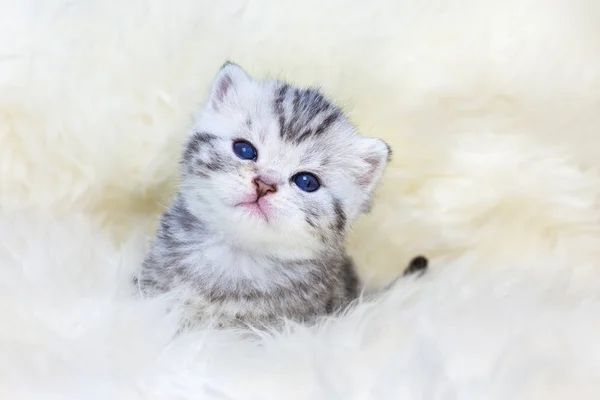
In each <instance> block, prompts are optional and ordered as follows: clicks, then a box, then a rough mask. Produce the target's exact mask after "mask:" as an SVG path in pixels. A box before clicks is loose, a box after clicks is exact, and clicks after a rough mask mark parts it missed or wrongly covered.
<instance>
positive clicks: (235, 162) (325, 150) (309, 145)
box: [181, 63, 390, 257]
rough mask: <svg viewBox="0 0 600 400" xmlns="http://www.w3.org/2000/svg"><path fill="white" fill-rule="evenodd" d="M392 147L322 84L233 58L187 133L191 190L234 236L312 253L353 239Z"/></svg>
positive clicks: (197, 205) (209, 216) (185, 174)
mask: <svg viewBox="0 0 600 400" xmlns="http://www.w3.org/2000/svg"><path fill="white" fill-rule="evenodd" d="M389 155H390V150H389V147H388V145H387V144H386V143H385V142H383V141H381V140H379V139H373V138H366V137H362V136H359V135H358V134H357V132H356V129H355V128H354V127H353V125H352V124H351V123H350V122H349V121H348V119H347V118H346V116H345V115H344V114H343V113H342V111H341V110H340V109H339V108H338V107H336V106H335V105H334V104H332V103H330V102H329V101H328V100H327V99H325V98H324V97H323V96H322V95H321V94H320V93H319V92H318V91H317V90H315V89H302V88H297V87H293V86H290V85H287V84H285V83H282V82H279V81H275V80H265V81H257V80H254V79H252V78H251V77H250V76H248V75H247V74H246V72H244V71H243V70H242V69H241V68H240V67H239V66H237V65H235V64H232V63H227V64H225V65H224V66H223V68H222V69H221V71H220V72H219V73H218V74H217V76H216V78H215V80H214V82H213V85H212V90H211V94H210V97H209V99H208V101H207V103H206V105H205V106H204V109H203V110H202V112H201V113H200V114H199V115H198V117H197V120H196V122H195V125H194V129H193V131H192V133H191V135H190V137H189V138H188V140H187V143H186V146H185V150H184V155H183V159H182V168H183V171H182V181H181V186H182V194H183V196H184V198H185V199H186V201H187V203H188V206H189V208H190V210H191V211H192V212H194V213H195V214H197V215H198V216H200V217H202V218H203V219H205V220H207V221H209V222H210V223H211V225H212V226H213V228H215V227H216V228H217V229H220V230H222V233H223V234H224V235H226V236H227V238H229V239H228V240H231V242H232V244H236V245H238V246H244V247H248V248H253V249H256V250H258V251H265V252H273V253H279V254H286V255H289V256H296V257H307V256H312V255H314V253H315V252H318V251H321V250H324V249H327V248H329V249H331V248H332V247H339V246H341V245H342V244H343V240H344V238H345V234H346V232H347V229H348V227H349V225H350V224H351V223H352V222H353V221H354V220H355V219H356V218H357V217H358V216H359V214H360V213H361V212H364V211H367V210H368V208H369V205H370V202H371V199H372V197H373V192H374V191H375V188H376V186H377V184H378V182H379V180H380V178H381V175H382V173H383V170H384V168H385V166H386V164H387V161H388V158H389Z"/></svg>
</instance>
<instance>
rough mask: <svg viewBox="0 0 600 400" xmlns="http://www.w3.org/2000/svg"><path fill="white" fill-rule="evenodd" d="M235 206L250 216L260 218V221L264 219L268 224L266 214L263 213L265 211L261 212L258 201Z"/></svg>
mask: <svg viewBox="0 0 600 400" xmlns="http://www.w3.org/2000/svg"><path fill="white" fill-rule="evenodd" d="M235 206H236V207H241V208H243V209H244V210H245V211H248V212H249V213H250V214H252V215H255V216H257V217H260V218H261V219H264V220H265V221H266V222H269V218H268V216H267V213H266V212H265V210H263V208H261V206H260V203H259V201H258V200H257V201H248V202H242V203H238V204H236V205H235Z"/></svg>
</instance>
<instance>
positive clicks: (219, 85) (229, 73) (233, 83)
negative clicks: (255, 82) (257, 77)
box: [208, 61, 252, 110]
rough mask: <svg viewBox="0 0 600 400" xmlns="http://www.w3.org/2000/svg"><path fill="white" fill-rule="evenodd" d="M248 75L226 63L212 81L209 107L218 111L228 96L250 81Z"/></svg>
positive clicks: (236, 66) (232, 64)
mask: <svg viewBox="0 0 600 400" xmlns="http://www.w3.org/2000/svg"><path fill="white" fill-rule="evenodd" d="M251 80H252V78H250V75H248V74H247V73H246V71H244V70H243V69H242V67H240V66H239V65H237V64H235V63H232V62H230V61H227V62H226V63H225V64H223V66H222V67H221V70H220V71H219V72H218V73H217V76H216V77H215V79H214V80H213V83H212V88H211V93H210V98H209V100H208V102H209V106H210V107H212V108H213V109H214V110H219V109H220V108H221V106H222V105H223V103H224V102H225V100H226V99H227V97H228V96H230V95H231V94H232V92H235V91H236V89H239V87H240V86H241V85H243V84H244V83H246V82H248V81H251Z"/></svg>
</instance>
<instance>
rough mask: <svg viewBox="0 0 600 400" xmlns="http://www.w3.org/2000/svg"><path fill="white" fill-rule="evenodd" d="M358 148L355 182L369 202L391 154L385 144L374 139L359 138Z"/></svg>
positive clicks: (366, 207)
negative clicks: (359, 164)
mask: <svg viewBox="0 0 600 400" xmlns="http://www.w3.org/2000/svg"><path fill="white" fill-rule="evenodd" d="M358 147H359V158H360V161H361V166H360V167H359V169H358V170H357V174H356V181H357V182H358V184H359V186H360V187H361V188H362V189H363V191H365V192H366V193H367V195H368V198H369V200H370V199H371V197H372V196H373V192H374V191H375V189H376V188H377V184H378V183H379V181H380V179H381V176H382V175H383V171H384V170H385V167H386V166H387V164H388V162H389V160H390V158H391V155H392V152H391V148H390V146H389V145H388V144H387V143H386V142H384V141H383V140H380V139H375V138H365V137H362V138H360V140H359V146H358ZM368 203H370V201H369V202H368ZM369 206H370V205H369V204H366V205H365V211H368V209H369Z"/></svg>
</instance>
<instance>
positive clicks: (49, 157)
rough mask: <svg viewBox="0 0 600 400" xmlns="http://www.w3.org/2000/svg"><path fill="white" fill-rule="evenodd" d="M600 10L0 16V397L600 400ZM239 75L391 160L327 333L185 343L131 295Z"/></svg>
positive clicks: (300, 5)
mask: <svg viewBox="0 0 600 400" xmlns="http://www.w3.org/2000/svg"><path fill="white" fill-rule="evenodd" d="M599 21H600V3H598V2H597V1H596V0H397V1H396V0H370V1H368V2H362V3H359V2H355V3H351V2H349V1H348V2H344V1H342V0H303V1H279V2H275V1H268V0H253V1H248V0H227V1H223V2H216V1H198V0H171V1H165V0H75V1H72V0H19V1H14V0H0V398H2V399H11V400H16V399H69V400H71V399H220V400H223V399H236V400H237V399H240V400H242V399H244V400H245V399H277V400H281V399H286V400H287V399H314V400H316V399H336V400H337V399H444V400H454V399H489V400H491V399H511V400H512V399H516V400H518V399H598V398H600V341H599V340H598V337H599V336H600V172H599V171H600V22H599ZM225 59H232V60H234V61H236V62H238V63H240V64H241V65H242V66H244V67H245V68H246V69H247V70H249V71H250V72H251V73H253V74H255V75H257V76H266V75H275V76H280V77H282V78H287V79H290V80H293V81H295V82H297V83H300V84H318V85H321V86H322V87H323V89H324V90H325V92H327V93H328V94H329V95H331V96H332V97H334V98H335V99H336V100H337V101H338V102H340V103H341V104H343V105H344V106H345V108H346V109H347V110H348V111H349V112H350V115H351V117H352V119H353V120H354V121H355V122H356V123H357V125H358V126H359V127H360V128H361V129H362V130H363V132H364V133H366V134H368V135H372V136H379V137H382V138H385V139H386V140H387V141H388V142H389V143H390V144H391V145H392V146H393V148H394V151H395V154H394V161H393V164H392V165H391V166H390V168H389V169H388V172H387V174H386V177H385V182H384V184H383V186H382V188H381V190H380V191H379V196H378V199H377V206H376V208H375V209H374V211H373V213H372V214H371V215H370V216H369V217H365V218H363V219H362V220H361V221H360V223H359V224H358V225H357V226H356V230H355V232H354V234H353V236H352V238H351V240H350V243H349V246H350V248H351V251H352V254H353V255H354V256H355V259H356V261H357V263H358V264H359V265H360V267H361V273H362V275H363V276H364V277H365V279H368V280H369V282H371V284H373V285H379V284H382V283H383V282H386V281H388V280H390V279H392V278H393V277H395V276H396V275H397V274H398V273H400V271H401V270H402V268H403V267H404V266H405V264H406V262H407V261H408V259H409V258H411V257H412V256H414V255H416V254H425V255H427V256H429V257H430V258H431V260H432V270H431V273H430V274H429V275H427V276H426V277H424V278H423V279H420V280H414V281H413V280H410V279H409V280H405V281H403V282H402V284H401V285H400V286H399V287H398V288H397V290H395V291H394V292H393V293H392V294H391V295H390V296H389V297H388V298H385V299H382V300H381V301H380V302H379V303H377V304H363V305H361V306H360V307H359V309H357V310H356V311H354V312H352V313H350V314H349V315H347V316H345V317H343V318H341V319H338V320H331V321H329V322H327V323H325V324H324V325H323V326H322V327H320V328H318V329H317V328H311V329H303V328H299V329H298V330H297V331H295V332H293V333H287V334H282V335H275V336H273V337H268V338H265V339H264V340H263V341H261V342H258V343H249V342H245V341H242V340H240V339H238V338H236V337H235V336H234V335H233V334H227V333H222V332H221V333H220V332H209V331H205V332H196V333H190V334H186V335H182V336H178V337H177V338H175V339H172V335H173V333H174V331H175V329H176V316H175V315H171V316H165V314H164V307H163V306H164V304H163V303H161V301H160V300H156V301H151V302H140V301H136V300H132V299H130V297H129V292H128V287H127V279H128V274H130V273H131V272H132V271H135V270H136V268H137V267H138V264H139V263H140V261H141V259H142V257H143V255H144V250H145V248H146V240H147V235H149V234H151V233H152V230H153V228H154V223H155V222H156V218H157V216H158V214H159V212H160V210H161V207H162V205H164V204H165V203H166V202H167V201H168V198H169V196H170V195H171V194H172V193H173V188H174V184H175V181H174V177H175V175H174V173H175V171H176V167H177V157H178V152H179V142H180V140H181V139H182V137H183V135H185V133H186V129H187V127H188V126H189V124H190V122H191V114H192V112H193V111H194V109H195V107H197V105H198V104H199V103H200V102H201V101H202V100H203V98H204V96H205V94H206V90H207V88H208V85H209V83H210V80H211V79H212V77H213V75H214V73H215V72H216V70H217V69H218V67H219V66H220V65H221V64H222V62H223V61H224V60H225Z"/></svg>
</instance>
